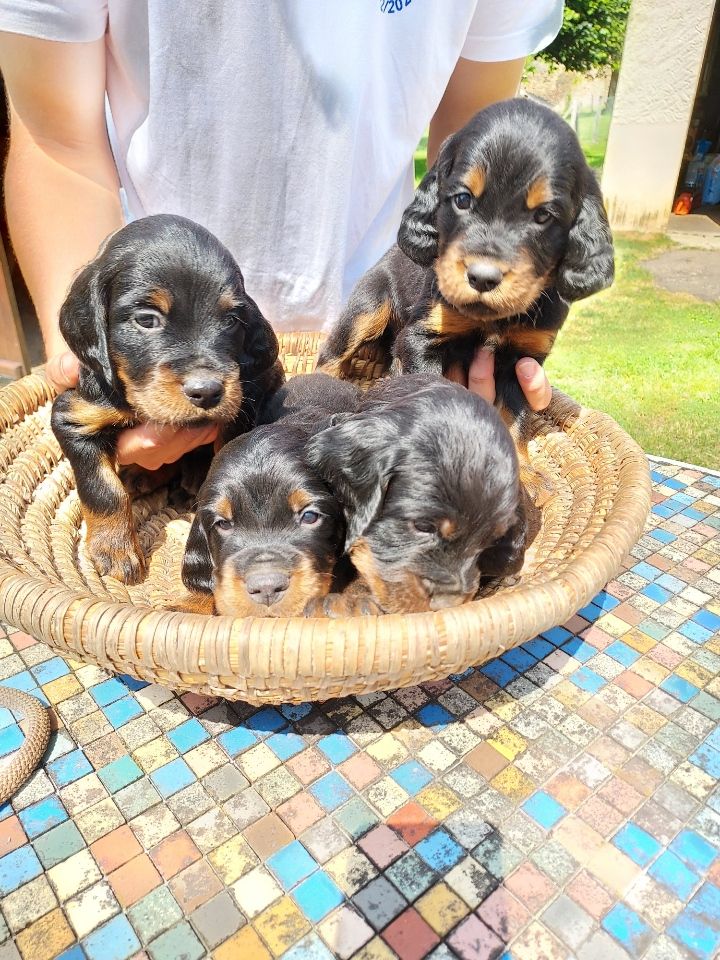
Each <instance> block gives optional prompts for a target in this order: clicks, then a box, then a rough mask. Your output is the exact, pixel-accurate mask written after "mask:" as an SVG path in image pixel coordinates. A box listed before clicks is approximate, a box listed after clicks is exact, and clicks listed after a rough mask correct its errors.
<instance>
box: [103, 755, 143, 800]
mask: <svg viewBox="0 0 720 960" xmlns="http://www.w3.org/2000/svg"><path fill="white" fill-rule="evenodd" d="M142 775H143V772H142V770H141V769H140V767H139V766H138V765H137V764H136V763H135V761H134V760H133V759H132V757H128V756H125V757H119V758H118V759H117V760H113V761H112V763H109V764H108V765H107V766H106V767H103V768H102V769H101V770H98V776H99V777H100V779H101V780H102V782H103V783H104V785H105V787H106V789H107V790H109V791H110V793H117V792H118V790H122V788H123V787H127V785H128V784H130V783H134V782H135V781H136V780H139V779H140V778H141V777H142Z"/></svg>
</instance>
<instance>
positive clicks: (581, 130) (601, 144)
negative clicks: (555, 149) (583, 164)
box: [578, 111, 612, 171]
mask: <svg viewBox="0 0 720 960" xmlns="http://www.w3.org/2000/svg"><path fill="white" fill-rule="evenodd" d="M611 116H612V114H610V113H602V114H600V122H599V124H598V128H597V131H596V130H595V114H594V112H592V111H588V112H587V113H580V114H579V115H578V138H579V140H580V143H581V144H582V148H583V153H584V154H585V159H586V160H587V162H588V163H589V164H590V166H591V167H592V168H593V170H598V171H600V170H602V165H603V163H604V162H605V151H606V150H607V142H608V134H609V133H610V119H611ZM596 132H597V141H595V135H596Z"/></svg>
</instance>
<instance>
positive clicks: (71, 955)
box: [55, 943, 87, 960]
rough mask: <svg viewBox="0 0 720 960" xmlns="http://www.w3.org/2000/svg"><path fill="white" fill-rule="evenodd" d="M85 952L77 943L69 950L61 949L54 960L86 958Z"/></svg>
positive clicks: (81, 959)
mask: <svg viewBox="0 0 720 960" xmlns="http://www.w3.org/2000/svg"><path fill="white" fill-rule="evenodd" d="M86 957H87V954H86V953H85V951H84V950H83V948H82V947H81V946H80V944H79V943H77V944H75V946H74V947H70V949H69V950H63V952H62V953H61V954H59V955H58V956H57V957H56V958H55V960H86Z"/></svg>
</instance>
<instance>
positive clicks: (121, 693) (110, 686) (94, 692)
mask: <svg viewBox="0 0 720 960" xmlns="http://www.w3.org/2000/svg"><path fill="white" fill-rule="evenodd" d="M127 692H128V691H127V687H126V686H125V684H124V683H122V682H121V681H120V680H117V679H116V678H115V677H111V679H110V680H105V681H104V682H103V683H98V684H97V685H96V686H94V687H90V689H89V690H88V693H89V694H90V696H91V697H92V698H93V700H94V701H95V703H96V704H97V705H98V706H99V707H106V706H107V705H108V704H109V703H114V702H115V701H116V700H120V699H121V698H122V697H126V696H127Z"/></svg>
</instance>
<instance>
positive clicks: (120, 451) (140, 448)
mask: <svg viewBox="0 0 720 960" xmlns="http://www.w3.org/2000/svg"><path fill="white" fill-rule="evenodd" d="M217 435H218V425H217V424H216V423H208V424H203V425H202V426H199V427H174V426H172V425H169V424H160V423H141V424H140V425H139V426H137V427H131V428H130V429H129V430H123V431H122V432H121V433H120V436H119V437H118V442H117V449H116V457H117V462H118V464H119V465H120V466H121V467H125V466H128V464H133V463H134V464H137V465H138V466H139V467H142V468H143V469H144V470H159V469H160V467H162V466H164V464H166V463H175V461H176V460H179V459H180V457H182V456H183V454H185V453H189V452H190V451H191V450H194V449H195V448H196V447H202V446H204V445H205V444H206V443H212V442H213V440H215V438H216V437H217Z"/></svg>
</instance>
